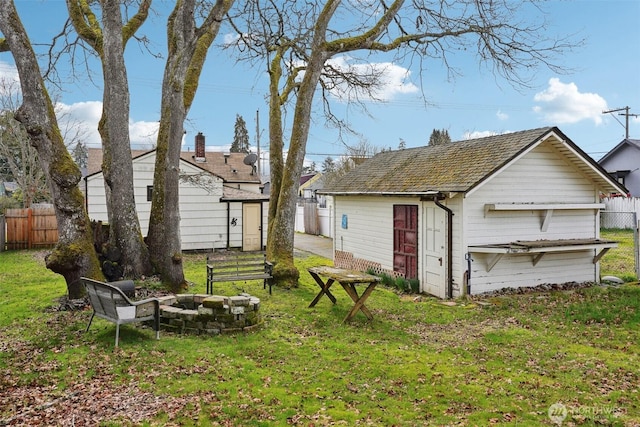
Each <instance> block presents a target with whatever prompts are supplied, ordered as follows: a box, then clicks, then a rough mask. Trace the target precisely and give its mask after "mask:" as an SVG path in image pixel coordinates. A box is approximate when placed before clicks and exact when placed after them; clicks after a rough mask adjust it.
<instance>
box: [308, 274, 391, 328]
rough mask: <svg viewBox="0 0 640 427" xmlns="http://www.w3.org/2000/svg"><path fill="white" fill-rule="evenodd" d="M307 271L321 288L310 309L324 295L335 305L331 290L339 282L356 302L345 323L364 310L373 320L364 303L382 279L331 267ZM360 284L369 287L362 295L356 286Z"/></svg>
mask: <svg viewBox="0 0 640 427" xmlns="http://www.w3.org/2000/svg"><path fill="white" fill-rule="evenodd" d="M307 271H309V274H311V277H313V280H315V281H316V283H317V284H318V286H320V292H319V293H318V295H316V297H315V298H314V299H313V301H311V304H309V308H311V307H313V306H315V305H316V304H317V303H318V301H320V298H321V297H322V295H326V296H327V297H328V298H329V299H330V300H331V301H332V302H333V303H334V304H335V303H336V297H334V296H333V294H332V293H331V291H330V288H331V285H333V283H334V282H338V283H340V285H341V286H342V287H343V288H344V290H345V292H346V293H347V295H349V296H350V297H351V299H352V300H353V302H354V305H353V308H352V309H351V311H349V314H347V317H345V318H344V320H343V321H344V322H346V321H349V320H351V319H352V318H353V316H355V315H356V313H358V311H360V310H362V312H363V313H364V315H365V316H367V318H368V319H369V320H372V319H373V315H372V314H371V312H370V311H369V309H368V308H367V306H366V305H364V303H365V301H366V300H367V298H369V295H371V292H373V290H374V288H375V287H376V285H377V284H378V282H379V281H380V280H381V279H380V277H377V276H374V275H372V274H367V273H362V272H360V271H355V270H344V269H342V268H336V267H329V266H320V267H310V268H308V269H307ZM322 277H325V278H326V282H325V281H323V280H322ZM358 284H366V285H367V288H366V289H365V290H364V292H363V293H362V295H358V292H357V291H356V285H358Z"/></svg>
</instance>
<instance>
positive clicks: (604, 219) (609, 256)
mask: <svg viewBox="0 0 640 427" xmlns="http://www.w3.org/2000/svg"><path fill="white" fill-rule="evenodd" d="M600 237H601V238H603V239H607V240H614V241H616V242H618V247H617V248H612V249H611V250H610V251H609V252H607V253H606V254H605V255H604V256H603V257H602V259H601V262H600V267H601V269H600V271H601V275H602V276H608V275H611V276H616V277H619V278H621V279H624V280H625V281H630V280H637V279H638V278H639V277H640V256H639V253H638V252H639V245H638V243H639V242H638V217H637V214H636V213H635V212H610V211H603V212H600Z"/></svg>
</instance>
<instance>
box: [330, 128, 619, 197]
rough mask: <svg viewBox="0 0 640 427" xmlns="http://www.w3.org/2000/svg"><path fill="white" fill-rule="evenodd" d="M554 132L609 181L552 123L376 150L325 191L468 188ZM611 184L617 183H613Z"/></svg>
mask: <svg viewBox="0 0 640 427" xmlns="http://www.w3.org/2000/svg"><path fill="white" fill-rule="evenodd" d="M551 133H554V134H556V135H558V137H559V138H560V139H561V141H558V143H560V144H567V145H570V147H571V150H570V151H572V152H577V153H579V157H576V159H581V160H579V161H580V162H581V163H583V166H582V167H584V168H586V169H591V170H592V171H596V170H597V172H593V173H594V176H596V175H597V176H598V179H599V180H603V178H604V181H606V182H607V184H608V186H609V187H611V188H617V187H612V186H611V184H610V182H611V181H609V179H608V178H607V177H603V175H606V172H604V171H603V170H601V168H599V166H598V165H597V163H596V162H595V161H594V160H592V159H590V158H589V157H588V156H587V155H586V154H585V153H583V152H582V150H580V149H579V148H578V147H577V146H576V145H575V144H573V143H572V142H571V141H569V140H568V138H566V137H565V136H564V134H562V132H561V131H560V130H559V129H557V128H555V127H544V128H537V129H531V130H525V131H520V132H513V133H508V134H502V135H494V136H489V137H485V138H478V139H471V140H465V141H458V142H451V143H448V144H442V145H436V146H425V147H418V148H409V149H404V150H397V151H386V152H382V153H379V154H377V155H375V156H374V157H372V158H371V159H369V160H367V161H366V162H365V163H363V164H362V165H360V166H359V167H356V168H355V169H354V170H352V171H351V172H349V173H348V174H347V175H346V176H345V177H343V178H342V179H340V180H335V181H334V182H331V183H330V184H328V185H327V186H326V187H325V188H324V189H323V191H322V193H327V194H428V193H436V192H466V191H469V190H471V189H472V188H474V187H475V186H477V185H478V184H480V183H481V182H483V181H484V180H485V179H486V178H488V177H489V176H491V175H492V174H493V173H495V172H497V171H498V170H499V169H500V168H501V167H503V166H505V165H506V164H507V163H509V162H510V161H512V160H513V159H515V158H516V157H517V156H518V155H519V154H521V153H523V152H525V151H526V150H527V149H529V148H530V147H531V146H533V145H534V144H536V143H537V142H538V141H541V140H542V139H544V138H546V136H548V135H550V134H551ZM614 185H615V184H614Z"/></svg>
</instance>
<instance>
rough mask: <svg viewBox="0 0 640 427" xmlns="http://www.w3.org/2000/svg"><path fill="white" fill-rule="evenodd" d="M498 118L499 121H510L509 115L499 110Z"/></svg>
mask: <svg viewBox="0 0 640 427" xmlns="http://www.w3.org/2000/svg"><path fill="white" fill-rule="evenodd" d="M496 117H497V118H498V120H509V115H508V114H507V113H503V112H502V111H500V110H498V112H497V113H496Z"/></svg>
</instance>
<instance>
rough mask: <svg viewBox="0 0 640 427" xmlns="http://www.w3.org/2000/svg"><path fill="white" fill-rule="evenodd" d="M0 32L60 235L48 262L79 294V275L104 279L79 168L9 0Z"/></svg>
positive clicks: (2, 2) (3, 2)
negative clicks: (17, 78) (10, 57)
mask: <svg viewBox="0 0 640 427" xmlns="http://www.w3.org/2000/svg"><path fill="white" fill-rule="evenodd" d="M0 31H1V32H2V34H3V35H4V38H3V39H0V51H5V52H6V51H10V52H11V54H12V55H13V58H14V60H15V63H16V67H17V69H18V75H19V76H20V85H21V88H22V105H21V106H20V107H19V108H18V111H17V112H16V115H15V118H16V120H18V121H19V122H20V123H21V124H22V125H23V126H24V127H25V129H26V131H27V134H28V135H29V139H30V141H31V144H32V145H33V146H34V147H35V148H36V150H37V151H38V158H39V159H40V165H41V167H42V169H43V170H44V172H45V174H46V176H47V181H48V183H49V188H50V191H51V195H52V196H53V200H54V209H55V212H56V218H57V223H58V234H59V238H58V243H57V245H56V247H55V248H54V250H53V251H52V252H51V253H50V254H49V255H48V256H47V258H46V265H47V267H48V268H49V269H51V270H52V271H54V272H56V273H59V274H61V275H62V276H63V277H64V278H65V281H66V283H67V290H68V293H69V297H70V298H79V297H81V296H82V295H83V294H84V288H83V287H82V286H81V282H80V281H79V279H80V277H82V276H87V277H92V278H96V279H102V278H103V276H102V272H101V270H100V265H99V262H98V258H97V256H96V253H95V250H94V248H93V234H92V232H91V225H90V222H89V217H88V215H87V212H86V210H85V209H84V198H83V197H82V194H81V193H80V189H79V188H78V182H79V181H80V178H81V175H80V171H79V169H78V167H77V165H76V164H75V163H74V162H73V160H72V159H71V156H70V155H69V152H68V151H67V149H66V147H65V145H64V142H63V140H62V136H61V134H60V131H59V129H58V124H57V120H56V117H55V114H54V109H53V105H52V102H51V99H50V98H49V95H48V92H47V89H46V87H45V85H44V81H43V79H42V77H41V75H40V68H39V65H38V62H37V59H36V55H35V53H34V51H33V48H32V46H31V44H30V41H29V37H28V35H27V33H26V31H25V29H24V27H23V25H22V22H21V20H20V17H19V16H18V13H17V11H16V8H15V5H14V3H13V1H12V0H0Z"/></svg>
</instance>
